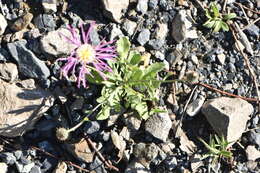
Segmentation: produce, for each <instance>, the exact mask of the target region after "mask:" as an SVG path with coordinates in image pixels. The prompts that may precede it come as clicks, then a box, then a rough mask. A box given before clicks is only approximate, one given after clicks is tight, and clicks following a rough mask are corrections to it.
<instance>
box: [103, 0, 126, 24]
mask: <svg viewBox="0 0 260 173" xmlns="http://www.w3.org/2000/svg"><path fill="white" fill-rule="evenodd" d="M102 3H103V5H104V14H105V16H107V17H108V18H110V19H111V20H113V21H115V22H117V23H120V22H121V17H122V16H123V12H122V11H123V10H125V11H126V10H127V8H128V5H129V0H120V1H118V0H102Z"/></svg>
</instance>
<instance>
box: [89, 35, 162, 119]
mask: <svg viewBox="0 0 260 173" xmlns="http://www.w3.org/2000/svg"><path fill="white" fill-rule="evenodd" d="M116 46H117V53H118V57H117V58H116V59H115V60H114V61H109V62H108V64H109V66H110V67H111V71H109V72H107V73H106V77H107V78H106V80H102V81H98V80H99V79H101V78H100V77H95V78H92V79H91V76H88V78H89V80H90V81H94V82H96V83H100V84H103V85H104V86H103V88H102V91H101V96H100V97H99V98H98V99H97V102H98V103H99V104H101V105H102V106H101V110H100V111H99V113H98V115H97V119H99V120H103V119H106V118H108V117H109V115H110V112H111V111H114V112H120V111H121V110H122V109H125V110H132V111H136V112H137V113H138V115H139V116H140V118H142V119H147V118H148V117H149V116H150V115H151V114H153V113H155V112H157V111H160V110H159V109H156V108H154V107H152V108H151V107H149V106H148V105H149V103H151V104H152V103H155V102H156V101H157V99H158V97H157V94H156V92H157V89H158V88H159V86H160V83H161V81H163V80H161V81H160V80H158V79H157V77H158V76H157V74H158V72H160V71H162V70H163V69H164V64H163V63H153V64H152V65H148V66H146V67H144V66H143V65H142V63H143V61H142V56H141V55H140V54H139V53H138V52H137V51H135V50H130V46H131V44H130V42H129V40H128V38H126V37H122V38H121V39H120V40H118V41H117V44H116ZM96 74H98V73H96Z"/></svg>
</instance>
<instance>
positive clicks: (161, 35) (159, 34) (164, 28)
mask: <svg viewBox="0 0 260 173" xmlns="http://www.w3.org/2000/svg"><path fill="white" fill-rule="evenodd" d="M157 24H158V27H157V28H156V31H155V37H156V38H157V39H162V40H164V39H165V37H166V36H167V34H168V25H167V24H166V23H157Z"/></svg>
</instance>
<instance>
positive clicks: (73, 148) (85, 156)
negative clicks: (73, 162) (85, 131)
mask: <svg viewBox="0 0 260 173" xmlns="http://www.w3.org/2000/svg"><path fill="white" fill-rule="evenodd" d="M66 147H67V149H68V151H69V152H70V153H71V154H72V155H73V156H74V157H75V158H77V159H79V160H81V161H84V162H86V163H91V162H93V157H94V153H92V152H91V150H90V148H89V145H88V142H87V141H86V140H85V139H82V140H81V141H79V142H78V143H75V144H67V145H66Z"/></svg>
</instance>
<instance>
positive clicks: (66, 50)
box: [40, 28, 77, 57]
mask: <svg viewBox="0 0 260 173" xmlns="http://www.w3.org/2000/svg"><path fill="white" fill-rule="evenodd" d="M63 35H64V36H66V37H68V38H70V39H71V37H72V35H71V33H70V31H69V30H68V29H65V28H60V29H58V30H56V31H51V32H48V34H47V35H45V36H43V37H42V38H41V40H40V47H41V49H42V52H43V53H46V54H49V55H52V56H56V57H61V56H63V55H68V54H70V53H71V52H72V51H73V50H74V49H75V48H76V47H77V46H76V45H74V44H71V43H69V42H68V41H67V40H66V38H65V37H64V36H63Z"/></svg>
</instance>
